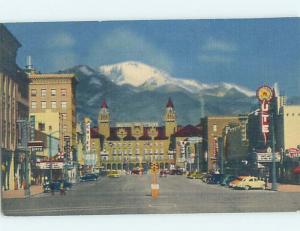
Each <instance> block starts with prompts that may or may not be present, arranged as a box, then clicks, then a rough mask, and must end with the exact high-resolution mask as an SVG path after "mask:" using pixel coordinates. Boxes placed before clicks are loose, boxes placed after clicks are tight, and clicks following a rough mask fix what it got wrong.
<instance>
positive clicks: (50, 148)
mask: <svg viewBox="0 0 300 231" xmlns="http://www.w3.org/2000/svg"><path fill="white" fill-rule="evenodd" d="M49 132H50V134H49V158H50V183H51V182H52V133H51V129H49Z"/></svg>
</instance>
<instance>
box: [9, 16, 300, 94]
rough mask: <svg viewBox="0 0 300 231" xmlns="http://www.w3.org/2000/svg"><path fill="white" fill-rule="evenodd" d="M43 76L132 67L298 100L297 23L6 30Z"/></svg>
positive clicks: (21, 57) (63, 25) (21, 58)
mask: <svg viewBox="0 0 300 231" xmlns="http://www.w3.org/2000/svg"><path fill="white" fill-rule="evenodd" d="M6 26H7V28H8V29H9V30H10V31H11V32H12V33H13V35H14V36H15V37H16V38H17V39H18V41H20V43H21V44H22V47H21V48H20V49H19V51H18V57H17V62H18V64H19V66H20V67H24V66H25V60H26V56H28V55H31V56H32V61H33V65H34V66H35V67H36V68H37V69H38V70H39V71H41V72H55V71H58V70H63V69H66V68H70V67H72V66H75V65H79V64H86V65H89V66H91V67H93V68H97V67H98V66H100V65H106V64H113V63H118V62H124V61H129V60H134V61H139V62H143V63H145V64H148V65H152V66H154V67H156V68H159V69H162V70H164V71H166V72H168V73H170V74H171V75H172V76H174V77H177V78H187V79H195V80H198V81H200V82H203V83H216V82H228V83H236V84H239V85H242V86H245V87H248V88H249V89H251V90H256V89H257V87H258V86H260V85H262V84H269V85H272V84H274V83H275V82H277V83H278V84H279V88H280V90H281V91H282V92H283V94H286V95H288V96H300V20H299V18H281V19H232V20H230V19H223V20H222V19H216V20H214V19H209V20H203V19H201V20H148V21H103V22H56V23H55V22H49V23H46V22H44V23H15V24H6Z"/></svg>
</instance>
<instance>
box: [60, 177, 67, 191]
mask: <svg viewBox="0 0 300 231" xmlns="http://www.w3.org/2000/svg"><path fill="white" fill-rule="evenodd" d="M60 195H66V191H65V184H64V181H63V180H62V181H61V183H60Z"/></svg>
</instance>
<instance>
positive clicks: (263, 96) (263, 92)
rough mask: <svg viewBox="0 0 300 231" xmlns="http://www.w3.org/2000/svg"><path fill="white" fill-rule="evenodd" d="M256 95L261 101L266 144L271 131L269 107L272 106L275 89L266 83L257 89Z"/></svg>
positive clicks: (262, 126) (262, 129) (263, 132)
mask: <svg viewBox="0 0 300 231" xmlns="http://www.w3.org/2000/svg"><path fill="white" fill-rule="evenodd" d="M256 97H257V98H258V100H259V101H260V102H261V131H262V134H263V136H264V142H265V144H266V143H267V139H268V136H269V133H270V130H269V126H270V114H269V107H270V101H271V100H272V98H273V90H272V88H270V87H269V86H265V85H264V86H262V87H260V88H258V89H257V91H256Z"/></svg>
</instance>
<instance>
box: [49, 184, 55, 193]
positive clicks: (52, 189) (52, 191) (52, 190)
mask: <svg viewBox="0 0 300 231" xmlns="http://www.w3.org/2000/svg"><path fill="white" fill-rule="evenodd" d="M54 187H55V186H54V183H53V181H50V190H51V195H52V196H54V189H55V188H54Z"/></svg>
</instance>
